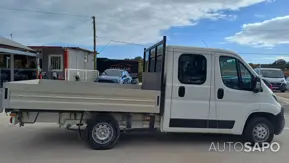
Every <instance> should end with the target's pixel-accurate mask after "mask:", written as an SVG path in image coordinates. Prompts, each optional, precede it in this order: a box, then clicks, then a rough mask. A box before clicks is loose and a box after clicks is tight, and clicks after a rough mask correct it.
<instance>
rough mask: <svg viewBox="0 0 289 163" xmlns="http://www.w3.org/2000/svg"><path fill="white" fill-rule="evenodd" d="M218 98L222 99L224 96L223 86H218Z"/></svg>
mask: <svg viewBox="0 0 289 163" xmlns="http://www.w3.org/2000/svg"><path fill="white" fill-rule="evenodd" d="M217 96H218V99H223V97H224V89H223V88H219V89H218V95H217Z"/></svg>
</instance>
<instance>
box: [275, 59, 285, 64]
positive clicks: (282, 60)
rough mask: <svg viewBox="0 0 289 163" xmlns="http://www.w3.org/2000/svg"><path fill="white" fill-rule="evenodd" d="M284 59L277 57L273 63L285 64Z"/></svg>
mask: <svg viewBox="0 0 289 163" xmlns="http://www.w3.org/2000/svg"><path fill="white" fill-rule="evenodd" d="M285 64H286V61H285V60H284V59H278V60H276V61H275V62H273V65H285Z"/></svg>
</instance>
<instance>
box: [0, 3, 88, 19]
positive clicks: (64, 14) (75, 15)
mask: <svg viewBox="0 0 289 163" xmlns="http://www.w3.org/2000/svg"><path fill="white" fill-rule="evenodd" d="M0 9H4V10H13V11H23V12H35V13H42V14H50V15H63V16H74V17H82V18H89V19H90V18H91V16H88V15H79V14H69V13H59V12H50V11H40V10H27V9H20V8H10V7H5V6H0Z"/></svg>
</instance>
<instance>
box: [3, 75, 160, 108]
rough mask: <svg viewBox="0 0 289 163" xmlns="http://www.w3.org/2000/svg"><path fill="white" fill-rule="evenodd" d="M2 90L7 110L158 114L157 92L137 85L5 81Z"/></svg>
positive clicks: (57, 81)
mask: <svg viewBox="0 0 289 163" xmlns="http://www.w3.org/2000/svg"><path fill="white" fill-rule="evenodd" d="M3 88H4V89H3V94H4V95H3V104H2V108H5V109H7V110H11V109H15V110H21V109H23V110H35V111H36V110H37V111H41V110H45V111H47V110H50V111H88V112H129V113H159V112H160V109H159V98H160V97H159V96H160V91H156V90H143V89H141V86H139V85H129V84H111V83H94V82H79V81H60V80H27V81H17V82H8V83H5V84H4V87H3ZM5 91H7V93H6V92H5ZM5 93H6V97H5ZM5 98H7V99H5ZM0 111H1V112H2V111H3V110H0Z"/></svg>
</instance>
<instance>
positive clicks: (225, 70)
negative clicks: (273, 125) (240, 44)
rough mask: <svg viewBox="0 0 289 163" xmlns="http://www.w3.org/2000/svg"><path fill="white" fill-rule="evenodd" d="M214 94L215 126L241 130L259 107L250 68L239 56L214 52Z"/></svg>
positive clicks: (229, 131) (224, 130)
mask: <svg viewBox="0 0 289 163" xmlns="http://www.w3.org/2000/svg"><path fill="white" fill-rule="evenodd" d="M214 56H215V61H216V64H215V65H216V66H215V95H214V97H212V99H213V100H215V102H216V104H215V105H216V109H217V118H218V124H217V125H218V129H219V130H220V131H222V132H223V133H233V134H241V133H242V131H243V127H244V124H245V122H246V119H247V117H248V116H249V114H250V113H252V112H254V111H257V110H258V109H259V95H260V93H254V92H253V91H252V80H253V78H254V75H253V71H252V69H249V66H247V64H246V62H244V61H243V60H242V59H241V58H239V57H237V56H234V55H230V54H224V53H216V54H215V55H214Z"/></svg>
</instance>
